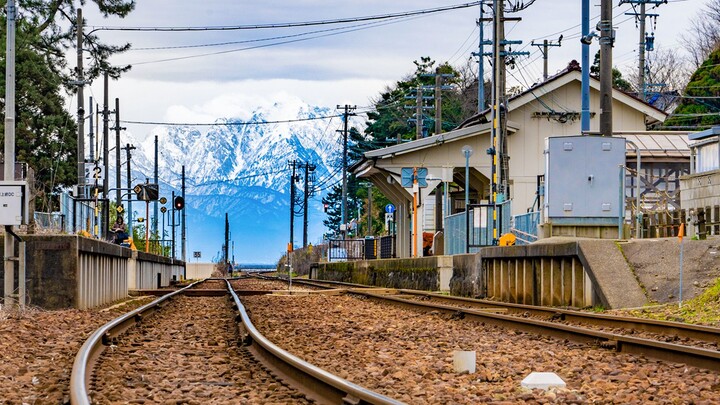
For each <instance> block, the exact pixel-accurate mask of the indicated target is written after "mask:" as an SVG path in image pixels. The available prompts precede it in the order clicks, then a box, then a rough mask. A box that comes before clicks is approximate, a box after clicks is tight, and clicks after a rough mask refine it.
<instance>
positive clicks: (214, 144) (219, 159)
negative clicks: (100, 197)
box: [110, 100, 359, 263]
mask: <svg viewBox="0 0 720 405" xmlns="http://www.w3.org/2000/svg"><path fill="white" fill-rule="evenodd" d="M337 115H338V112H337V111H336V110H333V109H329V108H326V107H316V106H310V105H308V104H305V103H303V102H301V101H299V100H285V101H283V102H276V103H274V104H272V105H268V106H265V107H257V108H256V109H253V110H252V111H238V114H237V116H236V117H224V118H217V119H216V120H215V123H214V124H212V125H206V126H200V125H164V126H157V127H155V128H153V129H152V131H150V133H149V134H148V135H147V136H146V137H145V139H139V138H136V137H134V136H133V135H132V134H129V133H127V132H126V133H125V134H124V136H123V137H122V139H121V141H122V144H123V145H125V144H126V143H130V144H132V145H134V146H135V147H136V149H135V150H133V151H132V157H131V173H132V181H131V183H132V185H135V184H138V183H144V182H145V179H146V178H148V179H149V180H150V182H151V183H152V182H153V178H154V175H153V173H154V156H155V138H156V136H157V142H158V151H159V154H158V179H159V181H158V183H159V186H160V195H161V196H165V197H166V198H167V200H168V201H170V200H171V193H172V192H173V191H174V192H175V194H176V195H179V194H180V189H181V172H182V166H183V165H184V166H185V178H186V180H185V184H186V197H185V206H186V210H187V211H186V216H187V248H186V251H187V256H186V257H187V260H188V261H191V260H199V261H204V262H207V261H210V260H211V259H216V260H217V259H218V258H219V252H221V250H222V246H223V244H224V237H225V234H224V232H225V229H224V226H225V214H226V213H227V214H228V217H229V223H230V232H231V235H230V240H231V241H232V243H233V245H231V246H230V251H231V255H232V253H233V252H234V258H235V261H236V262H238V263H248V262H255V263H273V262H276V261H277V259H278V258H279V257H280V256H281V255H282V253H283V252H284V251H285V250H286V248H287V243H288V242H289V239H290V234H289V229H290V177H291V171H292V170H291V167H290V165H289V162H291V161H296V162H298V163H303V164H304V163H311V164H313V165H315V171H314V173H313V175H314V179H315V181H314V182H312V183H311V184H313V185H314V187H313V189H314V190H315V191H314V193H313V194H312V196H311V198H310V200H309V203H308V206H309V207H308V208H309V209H308V217H309V219H308V223H309V225H308V241H309V242H310V243H317V242H319V241H320V240H322V235H323V233H324V232H325V231H326V229H325V227H324V226H323V225H322V220H323V218H324V213H323V209H322V203H321V202H320V199H321V197H322V196H323V195H325V194H327V192H328V191H329V190H330V188H331V187H332V186H333V185H335V184H337V183H338V182H339V181H340V180H341V173H342V172H341V170H342V168H341V165H342V136H341V135H340V134H339V133H337V132H336V130H337V129H339V128H341V127H342V118H341V117H337ZM330 116H334V117H335V118H324V117H330ZM352 124H353V125H355V126H357V124H359V123H352ZM113 156H114V155H112V154H111V157H113ZM123 160H125V159H124V156H123ZM121 170H122V173H123V174H124V173H125V168H124V167H123V168H122V169H121ZM297 174H298V175H299V181H297V182H296V187H297V189H296V190H297V196H298V197H300V196H302V191H303V188H304V170H298V173H297ZM110 176H111V177H110V178H114V173H113V172H112V171H111V172H110ZM123 182H125V180H124V179H123ZM138 205H140V204H134V205H133V207H132V209H133V212H134V213H135V214H134V216H135V217H136V218H137V216H141V217H144V216H145V208H144V207H143V206H138ZM166 206H167V208H168V212H170V208H171V206H172V203H171V202H169V203H167V204H166ZM299 209H300V208H299V207H296V211H298V210H299ZM159 215H162V214H159ZM152 216H153V208H152V204H151V208H150V217H152ZM162 221H163V219H162V217H160V216H159V220H158V223H159V224H162ZM165 222H166V231H167V234H168V235H169V234H170V232H171V231H170V229H171V228H169V227H168V226H167V224H169V223H170V217H169V214H168V216H167V217H166V218H165ZM160 226H162V225H160ZM167 238H168V239H169V238H170V237H169V236H167ZM176 238H177V240H179V238H180V236H179V230H178V233H177V235H176ZM294 242H295V246H298V245H300V246H301V245H302V216H296V217H295V236H294ZM177 246H178V248H177V249H178V252H179V251H180V248H179V246H180V245H179V243H178V245H177ZM233 246H234V249H233ZM193 252H201V258H200V259H195V258H193ZM178 256H180V253H178ZM231 258H232V256H231Z"/></svg>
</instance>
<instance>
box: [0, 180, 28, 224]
mask: <svg viewBox="0 0 720 405" xmlns="http://www.w3.org/2000/svg"><path fill="white" fill-rule="evenodd" d="M26 190H27V183H26V182H24V181H2V182H0V225H14V226H16V225H23V224H27V223H28V199H27V196H26Z"/></svg>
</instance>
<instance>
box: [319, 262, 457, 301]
mask: <svg viewBox="0 0 720 405" xmlns="http://www.w3.org/2000/svg"><path fill="white" fill-rule="evenodd" d="M310 277H311V278H315V279H320V280H334V281H343V282H348V283H359V284H367V285H374V286H381V287H388V288H407V289H416V290H431V291H438V290H439V291H448V292H449V291H450V281H451V278H452V256H430V257H420V258H414V259H380V260H360V261H353V262H333V263H318V266H317V268H313V269H312V271H311V274H310Z"/></svg>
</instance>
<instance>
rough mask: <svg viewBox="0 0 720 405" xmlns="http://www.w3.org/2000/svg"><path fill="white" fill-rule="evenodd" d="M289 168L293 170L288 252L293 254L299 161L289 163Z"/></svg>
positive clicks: (291, 175) (291, 176)
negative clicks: (296, 170)
mask: <svg viewBox="0 0 720 405" xmlns="http://www.w3.org/2000/svg"><path fill="white" fill-rule="evenodd" d="M288 166H289V167H290V168H292V173H291V174H290V243H289V244H288V252H292V250H293V248H294V243H295V182H296V181H297V176H296V175H295V169H296V168H297V161H295V160H293V161H292V162H288Z"/></svg>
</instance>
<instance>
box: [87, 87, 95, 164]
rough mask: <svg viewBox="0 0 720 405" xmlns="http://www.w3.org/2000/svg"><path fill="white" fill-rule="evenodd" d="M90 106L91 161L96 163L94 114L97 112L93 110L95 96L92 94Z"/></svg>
mask: <svg viewBox="0 0 720 405" xmlns="http://www.w3.org/2000/svg"><path fill="white" fill-rule="evenodd" d="M88 108H89V110H90V112H89V114H88V118H90V125H89V126H88V127H89V129H90V133H89V136H90V162H93V163H95V132H94V129H95V128H94V125H95V124H94V123H93V116H94V115H95V112H94V111H93V98H92V96H90V102H89V104H88Z"/></svg>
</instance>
